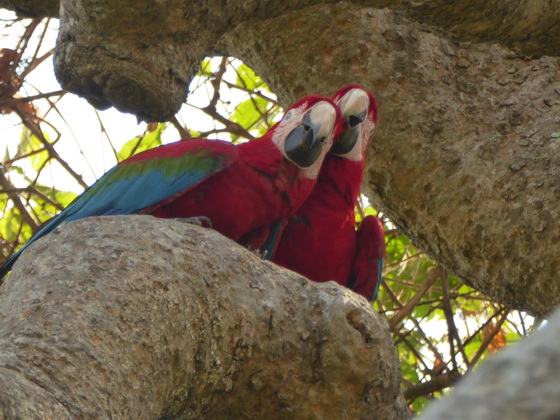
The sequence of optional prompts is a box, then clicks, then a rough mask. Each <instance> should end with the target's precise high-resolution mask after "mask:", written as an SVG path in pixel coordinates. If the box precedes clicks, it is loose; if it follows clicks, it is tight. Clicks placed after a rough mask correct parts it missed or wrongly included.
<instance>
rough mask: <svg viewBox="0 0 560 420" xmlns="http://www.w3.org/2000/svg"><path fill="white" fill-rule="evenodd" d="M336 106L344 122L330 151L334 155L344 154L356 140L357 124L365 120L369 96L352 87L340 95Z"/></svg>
mask: <svg viewBox="0 0 560 420" xmlns="http://www.w3.org/2000/svg"><path fill="white" fill-rule="evenodd" d="M338 106H339V108H340V111H341V112H342V118H344V121H346V124H345V127H344V130H343V132H342V133H341V135H340V136H339V138H338V140H337V141H336V143H334V144H333V147H332V148H331V150H330V151H331V153H334V154H335V155H345V154H347V153H349V152H350V151H351V150H352V149H353V148H354V146H355V145H356V142H357V141H358V137H359V135H360V127H359V125H360V124H361V123H363V122H364V121H365V119H366V116H367V112H368V108H369V96H368V95H367V93H366V92H364V91H363V90H361V89H352V90H350V91H348V92H347V93H346V94H345V95H344V96H343V97H342V99H341V100H340V101H339V102H338Z"/></svg>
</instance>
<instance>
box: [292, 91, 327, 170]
mask: <svg viewBox="0 0 560 420" xmlns="http://www.w3.org/2000/svg"><path fill="white" fill-rule="evenodd" d="M336 118H337V116H336V110H335V108H334V107H333V105H331V104H330V103H328V102H319V103H317V104H315V105H314V106H313V107H311V109H309V111H307V112H306V114H305V115H304V117H303V119H302V121H301V124H300V125H299V126H297V127H296V128H294V129H293V130H292V132H291V133H290V134H289V135H288V137H287V138H286V142H285V143H284V152H285V153H286V156H288V158H289V159H290V160H291V161H292V162H293V163H295V164H296V165H297V166H299V167H300V168H308V167H310V166H311V165H313V163H315V162H316V161H317V159H318V158H319V156H320V155H321V152H322V151H323V148H324V146H325V144H324V143H325V139H327V138H328V137H329V136H330V135H331V133H332V130H333V128H334V124H335V122H336Z"/></svg>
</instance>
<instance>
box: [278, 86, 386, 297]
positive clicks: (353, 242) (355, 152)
mask: <svg viewBox="0 0 560 420" xmlns="http://www.w3.org/2000/svg"><path fill="white" fill-rule="evenodd" d="M333 100H334V101H335V103H338V104H339V106H340V107H341V110H342V116H343V118H345V120H346V124H345V128H344V131H343V133H342V134H341V135H340V138H339V139H338V140H336V143H335V146H333V149H331V153H329V154H328V155H327V157H326V158H325V162H324V164H323V167H322V168H321V172H320V174H319V178H318V180H317V185H316V187H315V189H314V190H313V193H312V194H311V195H310V197H309V198H308V200H307V201H306V202H305V203H304V204H303V206H302V207H301V208H300V209H299V210H298V211H297V213H296V214H295V215H294V216H292V217H290V218H289V219H288V223H287V225H286V227H285V228H284V231H283V232H282V236H281V238H280V240H279V242H278V245H277V247H276V250H275V253H274V255H273V257H272V261H274V262H276V263H277V264H279V265H282V266H284V267H286V268H289V269H291V270H294V271H296V272H298V273H300V274H302V275H304V276H306V277H307V278H309V279H311V280H314V281H317V282H326V281H329V280H334V281H336V282H337V283H339V284H341V285H344V286H354V285H355V286H358V285H359V287H356V288H355V289H354V290H355V291H356V292H357V293H360V294H362V295H364V296H365V297H366V298H368V299H371V298H372V293H370V289H372V290H374V289H375V290H376V287H375V284H376V283H377V279H375V280H374V279H373V278H372V276H371V274H372V273H373V272H372V270H373V268H370V267H373V266H372V264H370V261H364V262H363V261H360V258H370V257H371V256H372V255H373V254H374V253H373V252H371V246H368V245H369V243H367V242H366V240H368V241H372V242H373V243H375V244H376V245H375V247H376V248H379V243H380V242H383V250H384V240H383V237H382V229H381V232H380V231H379V230H376V229H371V226H370V221H369V220H368V221H367V222H366V224H365V225H364V227H367V233H368V234H367V235H361V233H360V231H358V232H356V229H355V215H354V209H355V207H356V203H357V200H358V196H359V193H360V186H361V183H362V175H363V169H364V163H365V152H366V146H367V144H368V142H369V139H370V137H371V132H372V130H373V127H374V125H375V122H376V121H377V104H376V102H375V99H374V97H373V96H372V95H371V94H369V93H367V92H366V91H364V90H363V89H362V88H361V87H359V86H347V87H345V88H342V89H340V90H339V91H338V92H337V93H336V94H335V95H334V96H333ZM354 136H357V137H356V138H354ZM352 140H355V141H356V142H355V144H352ZM339 142H341V143H340V144H339ZM344 143H347V145H346V146H345V144H344ZM335 153H339V155H337V154H335ZM366 219H368V218H366ZM364 231H365V230H364ZM372 232H373V236H372V235H371V233H372ZM378 254H379V253H378ZM378 254H376V255H377V256H376V255H373V256H372V257H371V258H376V260H375V261H376V264H375V267H377V259H379V256H378ZM383 255H384V254H383ZM366 269H367V270H368V271H369V272H367V273H366V272H363V270H366ZM377 271H378V270H377ZM375 274H378V273H375ZM364 279H368V280H367V281H366V280H364ZM368 282H369V283H368ZM366 283H367V284H366ZM372 283H374V284H373V286H372Z"/></svg>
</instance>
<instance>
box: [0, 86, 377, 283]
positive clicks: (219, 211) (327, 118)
mask: <svg viewBox="0 0 560 420" xmlns="http://www.w3.org/2000/svg"><path fill="white" fill-rule="evenodd" d="M354 89H359V88H354ZM359 90H360V91H361V92H363V90H361V89H359ZM366 96H367V94H366ZM368 98H369V97H368ZM334 100H335V101H336V100H337V98H336V96H335V98H334ZM371 100H372V102H371V105H370V111H371V110H375V118H376V108H375V102H374V100H373V97H371ZM335 101H333V100H331V99H328V98H325V97H322V96H318V95H312V96H308V97H306V98H304V99H302V100H300V101H298V102H296V103H295V104H294V105H293V106H292V107H290V108H289V109H288V110H287V111H286V113H285V114H284V117H283V118H282V120H281V121H280V122H279V123H278V124H276V125H275V126H274V127H272V128H271V129H270V130H269V131H268V132H267V133H266V134H265V135H264V136H263V137H261V138H259V139H255V140H253V141H250V142H247V143H242V144H239V145H233V144H231V143H229V142H225V141H220V140H206V139H189V140H182V141H179V142H176V143H171V144H168V145H165V146H160V147H158V148H155V149H151V150H148V151H145V152H142V153H139V154H138V155H135V156H132V157H130V158H128V159H126V160H124V161H122V162H120V163H119V164H118V165H117V166H115V167H114V168H113V169H111V170H110V171H108V172H107V173H106V174H105V175H103V176H102V177H101V178H100V179H99V180H98V181H97V182H96V183H95V184H93V185H92V186H91V188H89V189H88V190H87V191H86V192H84V193H83V194H82V195H81V196H79V197H78V198H77V199H76V200H74V201H73V202H72V203H71V204H70V205H69V206H68V207H67V208H66V209H64V210H63V211H62V212H61V213H60V214H59V215H57V216H56V217H54V218H53V219H51V221H50V222H49V223H48V224H47V225H46V226H45V227H44V228H43V229H41V230H40V231H39V232H37V233H36V234H35V236H33V237H32V238H31V240H30V241H29V242H28V243H27V244H26V245H25V246H24V247H23V248H22V249H21V250H20V251H18V252H17V253H15V254H14V255H13V256H12V257H11V258H10V259H9V260H8V261H7V262H6V263H5V264H4V266H2V267H1V268H0V278H1V277H3V276H4V275H6V274H7V272H8V271H9V270H10V269H11V267H12V265H13V264H14V262H15V261H16V260H17V259H18V258H19V256H20V255H21V253H22V252H23V251H24V250H25V248H26V247H27V246H28V245H30V244H31V243H33V242H34V241H36V240H37V239H39V238H41V237H43V236H45V235H47V234H48V233H50V232H51V231H53V230H54V229H55V228H56V227H57V226H59V225H60V224H61V223H64V222H69V221H73V220H78V219H82V218H84V217H89V216H103V215H121V214H151V215H153V216H156V217H162V218H191V217H192V218H196V217H203V218H205V219H206V220H209V221H210V222H211V226H212V228H213V229H215V230H217V231H218V232H220V233H222V234H223V235H225V236H227V237H229V238H231V239H233V240H236V241H239V242H241V243H243V242H247V241H248V240H250V241H251V244H252V245H253V246H254V247H260V246H262V245H263V243H264V242H265V240H266V238H267V237H271V236H272V234H271V227H274V226H278V223H281V224H282V223H283V221H286V220H288V223H287V226H286V230H285V231H286V234H288V233H289V232H290V231H291V228H290V224H291V220H292V219H290V216H293V215H294V214H295V213H296V212H297V211H298V210H299V209H300V208H302V205H303V204H304V202H306V200H307V199H308V198H309V197H310V195H311V193H312V192H313V191H314V187H315V185H316V184H317V180H318V177H319V179H322V178H325V176H324V175H323V173H324V171H321V166H322V164H323V160H324V159H325V156H326V155H327V153H328V152H329V150H331V151H332V153H337V154H338V155H340V156H347V155H348V156H350V155H351V156H352V158H351V159H354V155H355V153H354V152H352V150H354V145H353V143H360V147H363V148H364V149H365V145H362V144H361V142H362V140H361V137H363V135H365V134H360V133H365V131H364V130H363V129H362V125H363V126H364V127H366V125H367V130H368V131H367V138H368V139H369V136H370V134H371V133H370V132H369V130H370V129H373V125H372V124H366V125H364V123H365V122H366V121H369V119H370V117H369V115H370V114H371V112H366V113H363V114H362V113H361V114H359V115H354V114H352V115H350V114H348V115H346V116H344V115H343V114H341V111H340V108H339V107H338V106H337V105H336V103H335ZM341 104H342V105H343V106H342V109H344V103H343V102H341ZM372 118H373V117H372ZM360 119H361V120H360ZM371 121H374V119H371ZM357 139H360V140H359V141H358V140H357ZM335 140H337V145H338V146H336V147H335V148H334V149H331V146H332V145H333V142H334V141H335ZM339 142H340V143H339ZM366 143H367V142H366ZM334 157H336V158H337V159H338V157H337V156H335V155H333V156H332V157H331V155H330V154H329V160H332V159H334ZM361 160H362V163H361V167H362V169H363V158H362V159H361ZM329 166H331V165H329ZM335 166H336V164H335ZM343 170H344V169H343ZM320 171H321V172H320ZM330 172H332V171H329V173H330ZM320 173H321V175H319V174H320ZM332 175H337V171H336V170H335V171H334V172H333V173H332ZM332 175H328V179H330V177H331V176H332ZM341 175H343V178H347V175H345V174H341ZM328 179H327V178H325V180H324V182H321V184H323V183H328V182H330V181H328ZM354 183H355V180H353V183H352V184H354ZM360 183H361V173H360V174H359V180H358V181H357V187H356V191H358V190H359V184H360ZM334 191H335V192H336V194H340V193H341V192H338V190H337V188H335V190H334ZM325 192H326V193H329V192H330V191H329V190H328V189H327V190H325ZM313 195H316V193H313ZM356 198H357V193H356ZM325 199H326V200H328V198H325ZM333 200H335V201H336V202H339V201H340V200H339V197H333ZM354 204H355V200H354ZM316 207H317V206H316V205H315V206H312V208H316ZM303 208H305V207H303ZM352 212H353V207H352ZM352 214H353V213H352ZM364 221H365V220H364ZM335 222H336V223H338V220H336V221H335ZM362 226H364V224H363V223H362ZM352 229H353V228H352ZM360 231H362V228H360V229H359V231H358V238H359V237H360V236H363V234H362V233H360ZM364 232H365V230H364ZM378 236H379V235H378ZM286 238H289V236H286ZM302 239H303V238H302ZM378 239H379V238H378V237H376V240H378ZM344 242H346V240H345V241H344ZM284 243H285V239H284V237H282V238H281V239H280V240H279V241H278V252H276V254H275V255H278V256H281V255H282V254H283V253H282V249H283V248H284V247H285V246H286V245H284ZM333 244H334V243H331V245H333ZM345 246H346V245H345ZM295 247H296V248H299V249H306V248H307V247H306V246H305V244H303V243H299V244H296V245H295ZM365 249H366V248H364V250H365ZM360 252H362V250H359V251H358V252H356V256H357V255H358V254H359V253H360ZM362 253H363V252H362ZM366 254H368V252H366ZM368 255H369V254H368ZM370 260H371V258H370ZM371 261H373V260H371ZM279 262H280V261H279ZM280 263H281V262H280ZM281 264H282V263H281ZM364 264H366V265H367V264H369V263H365V262H362V265H364ZM352 266H353V267H354V266H355V267H360V264H353V265H352ZM289 268H292V267H289ZM293 268H294V269H296V271H297V267H293ZM302 274H303V273H302ZM351 276H353V277H349V278H348V280H340V279H339V278H320V280H322V281H327V280H336V281H338V282H339V283H341V284H345V285H348V284H351V285H354V290H356V291H358V292H360V290H362V289H361V287H362V286H361V284H362V283H364V281H367V280H365V279H362V277H363V276H362V275H361V274H360V272H356V273H354V272H352V273H351ZM312 279H314V278H312ZM360 293H361V292H360ZM362 294H363V293H362Z"/></svg>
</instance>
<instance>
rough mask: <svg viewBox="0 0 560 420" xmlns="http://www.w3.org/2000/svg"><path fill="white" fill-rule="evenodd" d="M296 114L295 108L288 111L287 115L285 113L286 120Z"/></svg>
mask: <svg viewBox="0 0 560 420" xmlns="http://www.w3.org/2000/svg"><path fill="white" fill-rule="evenodd" d="M293 116H294V110H291V111H288V112H287V113H286V115H284V119H283V120H284V121H288V120H289V119H290V118H292V117H293Z"/></svg>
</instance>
